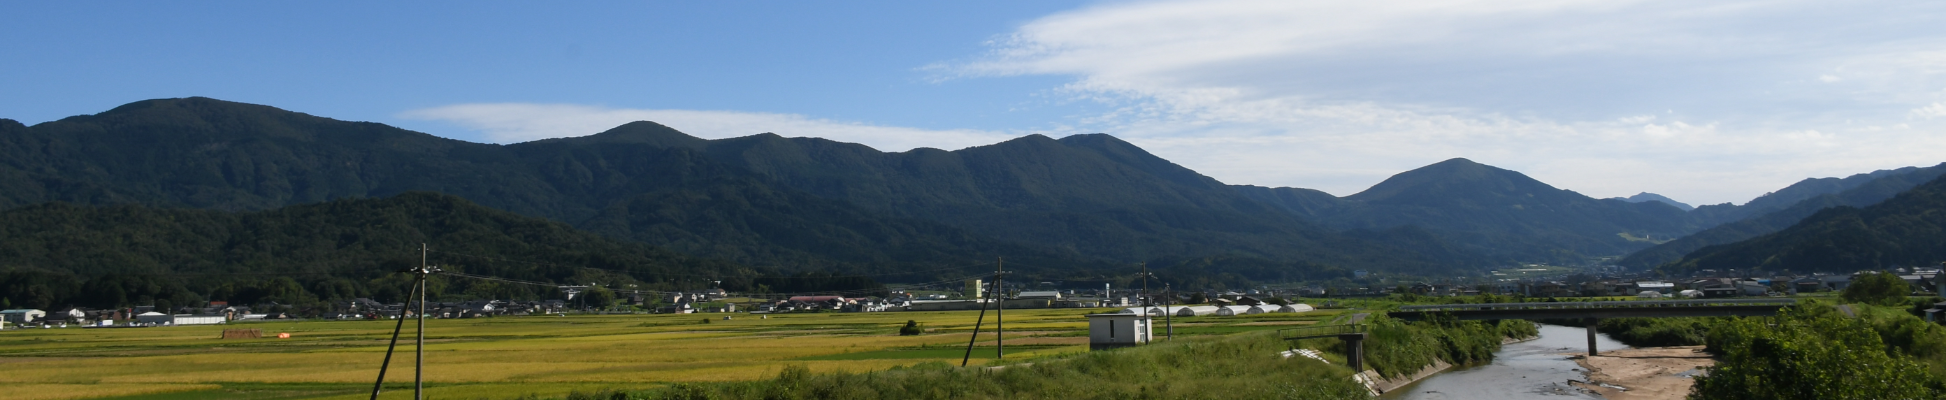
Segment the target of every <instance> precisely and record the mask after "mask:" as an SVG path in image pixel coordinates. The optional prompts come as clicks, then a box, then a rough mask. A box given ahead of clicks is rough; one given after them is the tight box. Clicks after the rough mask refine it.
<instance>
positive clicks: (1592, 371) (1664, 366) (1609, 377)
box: [1571, 346, 1716, 400]
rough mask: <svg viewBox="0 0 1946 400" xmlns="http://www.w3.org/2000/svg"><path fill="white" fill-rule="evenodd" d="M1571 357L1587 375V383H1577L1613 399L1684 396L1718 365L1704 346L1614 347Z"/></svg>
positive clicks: (1673, 397)
mask: <svg viewBox="0 0 1946 400" xmlns="http://www.w3.org/2000/svg"><path fill="white" fill-rule="evenodd" d="M1571 358H1572V359H1573V360H1574V362H1575V364H1580V365H1581V368H1582V370H1583V371H1586V372H1587V374H1588V382H1585V383H1584V382H1575V383H1574V385H1575V386H1577V387H1580V388H1582V389H1587V390H1592V391H1595V392H1596V393H1600V394H1601V396H1602V397H1604V398H1608V399H1611V400H1650V399H1654V400H1661V399H1681V398H1683V397H1685V396H1688V395H1689V388H1690V386H1692V385H1695V384H1696V379H1695V378H1694V376H1695V375H1696V374H1699V373H1701V371H1702V369H1703V368H1704V367H1709V366H1712V365H1716V360H1715V359H1712V358H1710V355H1709V354H1708V353H1704V352H1703V346H1675V347H1649V348H1639V349H1624V350H1612V351H1605V352H1602V353H1601V354H1600V355H1595V356H1586V355H1581V356H1574V357H1571Z"/></svg>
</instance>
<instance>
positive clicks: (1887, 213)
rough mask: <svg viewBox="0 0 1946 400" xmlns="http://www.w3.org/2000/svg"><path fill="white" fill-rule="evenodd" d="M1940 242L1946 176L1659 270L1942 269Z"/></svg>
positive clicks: (1945, 250) (1945, 228)
mask: <svg viewBox="0 0 1946 400" xmlns="http://www.w3.org/2000/svg"><path fill="white" fill-rule="evenodd" d="M1935 168H1936V167H1935ZM1854 190H1855V189H1854ZM1940 243H1946V177H1938V176H1937V174H1935V177H1934V178H1933V179H1931V180H1930V181H1929V182H1925V183H1923V184H1921V185H1918V186H1917V187H1914V188H1912V189H1910V190H1906V191H1903V192H1901V193H1898V194H1897V195H1895V196H1892V197H1891V198H1890V199H1886V200H1884V201H1883V202H1879V203H1877V204H1873V205H1870V206H1865V207H1862V208H1860V207H1852V206H1848V205H1837V206H1833V207H1828V208H1823V209H1821V210H1818V211H1816V212H1815V213H1813V214H1811V215H1810V216H1808V217H1805V218H1803V219H1802V220H1800V221H1797V222H1795V223H1793V224H1791V225H1789V226H1788V227H1786V228H1784V229H1782V230H1778V231H1776V232H1771V233H1768V234H1764V235H1760V236H1755V237H1753V238H1750V239H1747V240H1743V241H1738V242H1734V243H1729V244H1723V245H1716V246H1709V247H1704V248H1701V249H1698V250H1696V251H1694V252H1691V253H1689V254H1688V255H1687V256H1685V257H1683V259H1682V260H1680V261H1678V262H1672V263H1668V264H1663V265H1662V266H1661V267H1660V268H1661V269H1663V270H1665V271H1668V272H1671V273H1685V272H1693V271H1697V270H1703V269H1714V270H1718V271H1724V270H1731V269H1737V270H1759V271H1791V272H1797V273H1807V272H1839V273H1845V272H1852V271H1861V270H1888V269H1892V268H1896V267H1937V266H1939V265H1940V264H1939V263H1940V260H1946V247H1941V246H1940Z"/></svg>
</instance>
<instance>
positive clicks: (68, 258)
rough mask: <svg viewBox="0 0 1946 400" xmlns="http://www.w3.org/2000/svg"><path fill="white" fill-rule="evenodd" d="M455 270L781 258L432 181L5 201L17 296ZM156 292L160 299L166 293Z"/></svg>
mask: <svg viewBox="0 0 1946 400" xmlns="http://www.w3.org/2000/svg"><path fill="white" fill-rule="evenodd" d="M421 243H425V244H427V245H429V246H430V247H431V248H432V249H433V250H434V252H432V253H430V255H429V257H428V258H429V261H430V262H431V263H433V264H435V265H438V266H440V267H442V268H444V269H446V270H449V271H455V272H464V273H471V274H479V275H491V276H496V277H502V278H510V279H518V280H527V281H538V282H551V283H563V284H567V283H574V284H588V283H595V282H599V283H604V284H610V285H622V284H635V285H638V287H639V288H642V289H663V290H669V289H683V288H688V289H701V288H704V287H705V286H703V285H705V283H703V281H704V280H705V279H706V278H707V279H714V280H721V281H723V285H724V286H725V287H728V288H734V289H749V288H751V287H752V286H753V285H754V284H755V279H756V278H758V277H760V276H775V272H774V271H765V270H761V269H755V268H748V267H743V266H739V265H736V264H732V263H728V262H723V261H717V260H710V259H702V258H696V257H691V256H687V255H683V254H681V253H676V252H672V251H668V250H664V249H660V248H657V247H654V246H649V245H646V244H641V243H633V242H622V241H615V240H611V239H607V238H604V237H601V236H599V235H595V234H591V233H587V232H582V231H577V230H575V229H573V228H572V227H569V226H567V225H566V224H562V223H558V222H551V221H547V220H543V219H538V218H532V217H523V216H519V215H515V214H512V213H508V212H504V211H497V210H493V209H489V208H486V207H481V206H478V205H475V204H472V203H470V202H467V201H465V200H463V199H460V198H458V197H453V196H448V195H441V194H433V193H423V192H415V193H407V194H403V195H399V196H395V197H391V198H386V199H368V200H337V201H330V202H325V203H318V204H311V205H302V206H293V207H285V208H280V209H276V210H270V211H258V212H245V213H232V212H222V211H212V210H185V209H165V208H151V207H145V206H137V205H119V206H100V207H96V206H79V205H72V204H66V203H50V204H43V205H35V206H29V207H23V208H16V209H13V210H8V211H5V212H0V293H4V297H5V298H6V299H7V302H8V303H9V304H12V305H15V306H25V307H40V308H48V307H55V306H61V305H84V306H93V307H116V306H129V305H149V304H157V305H166V304H175V305H190V304H199V303H200V301H203V300H231V301H233V302H235V303H236V304H258V303H264V302H277V303H281V304H291V305H305V304H312V303H316V302H319V301H329V300H340V299H349V298H356V297H374V298H379V299H382V300H383V301H399V300H400V299H401V298H402V297H404V293H403V291H404V290H406V289H407V288H408V285H407V282H408V281H409V278H407V277H406V276H405V275H403V274H398V273H396V272H397V271H400V270H404V269H408V268H411V267H416V266H418V265H419V263H420V252H419V246H420V244H421ZM434 283H435V285H433V289H434V292H433V294H434V295H435V296H434V297H436V298H446V299H455V298H498V299H540V298H560V296H559V294H558V293H556V292H554V291H553V289H551V288H548V287H541V286H530V285H517V284H503V283H496V282H487V281H477V280H468V279H457V278H439V279H438V280H437V281H435V282H434ZM156 300H161V301H160V302H156Z"/></svg>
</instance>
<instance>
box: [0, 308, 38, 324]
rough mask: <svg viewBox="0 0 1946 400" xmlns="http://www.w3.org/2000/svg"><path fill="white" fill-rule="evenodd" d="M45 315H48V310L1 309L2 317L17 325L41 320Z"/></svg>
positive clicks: (0, 314)
mask: <svg viewBox="0 0 1946 400" xmlns="http://www.w3.org/2000/svg"><path fill="white" fill-rule="evenodd" d="M43 317H47V312H46V311H41V310H32V309H16V310H6V311H0V318H4V319H5V320H6V321H7V323H10V324H16V325H18V324H25V323H29V322H34V321H39V320H41V318H43Z"/></svg>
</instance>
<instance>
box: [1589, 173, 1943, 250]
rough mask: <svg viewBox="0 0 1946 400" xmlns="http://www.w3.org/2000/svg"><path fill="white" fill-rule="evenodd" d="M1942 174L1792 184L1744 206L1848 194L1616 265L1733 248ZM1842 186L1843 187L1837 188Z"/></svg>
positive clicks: (1727, 226) (1717, 229)
mask: <svg viewBox="0 0 1946 400" xmlns="http://www.w3.org/2000/svg"><path fill="white" fill-rule="evenodd" d="M1941 174H1946V164H1941V165H1937V166H1932V167H1926V168H1912V167H1908V168H1900V169H1897V170H1885V171H1877V172H1874V173H1871V174H1858V175H1853V176H1852V177H1850V178H1846V179H1845V180H1838V179H1835V178H1825V179H1823V180H1811V179H1806V180H1805V181H1804V182H1799V183H1798V184H1795V185H1791V188H1786V190H1780V191H1778V192H1777V193H1773V194H1770V195H1766V196H1764V197H1760V198H1758V200H1753V201H1751V202H1750V203H1749V204H1745V205H1744V207H1745V208H1747V209H1763V208H1764V207H1769V204H1772V203H1774V201H1761V200H1764V199H1770V198H1773V197H1780V196H1782V197H1791V198H1799V197H1798V196H1799V195H1804V194H1808V193H1813V189H1835V188H1840V187H1842V188H1844V190H1842V191H1839V192H1835V193H1822V194H1815V195H1812V196H1810V197H1808V198H1802V200H1799V201H1798V202H1797V203H1796V204H1793V205H1791V206H1790V207H1787V208H1783V209H1779V210H1776V211H1772V212H1768V213H1764V214H1759V215H1757V216H1754V217H1748V218H1744V219H1741V220H1736V221H1731V222H1728V223H1724V224H1721V225H1717V226H1714V227H1711V228H1709V229H1704V230H1703V231H1701V232H1696V233H1694V234H1690V235H1689V236H1684V237H1681V238H1677V239H1676V240H1673V241H1669V242H1668V243H1662V244H1659V245H1656V246H1654V247H1650V248H1647V249H1642V250H1641V251H1637V252H1635V253H1633V254H1629V255H1628V257H1624V258H1622V260H1621V261H1618V262H1616V265H1620V266H1624V267H1629V268H1636V269H1646V268H1653V267H1655V266H1658V265H1662V264H1664V263H1668V262H1671V261H1676V260H1680V259H1682V257H1683V255H1685V254H1689V253H1690V252H1694V251H1696V250H1698V249H1702V248H1704V247H1708V246H1713V245H1719V244H1728V243H1735V242H1738V241H1742V240H1746V239H1750V238H1754V237H1757V236H1761V235H1764V234H1767V233H1771V232H1776V231H1779V230H1782V229H1784V228H1787V227H1790V226H1791V225H1794V224H1797V223H1798V221H1803V220H1804V218H1805V217H1808V216H1811V215H1812V214H1815V213H1817V212H1818V211H1819V210H1823V209H1825V208H1830V207H1839V206H1845V207H1865V206H1870V205H1873V204H1878V202H1881V201H1885V199H1889V198H1892V196H1894V195H1897V194H1899V192H1904V191H1906V190H1910V189H1912V188H1913V187H1915V186H1919V185H1920V184H1923V183H1926V182H1927V181H1930V180H1932V179H1934V178H1937V177H1939V176H1940V175H1941ZM1841 183H1842V184H1843V185H1839V184H1841Z"/></svg>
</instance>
